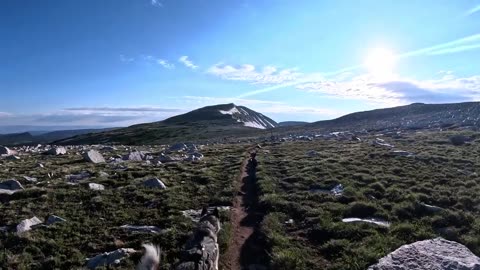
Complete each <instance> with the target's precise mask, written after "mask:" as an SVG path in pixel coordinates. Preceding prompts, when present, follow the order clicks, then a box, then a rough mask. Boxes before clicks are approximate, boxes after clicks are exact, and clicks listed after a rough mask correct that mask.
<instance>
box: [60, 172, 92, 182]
mask: <svg viewBox="0 0 480 270" xmlns="http://www.w3.org/2000/svg"><path fill="white" fill-rule="evenodd" d="M90 176H92V175H91V174H90V173H89V172H81V173H79V174H69V175H67V176H65V178H67V181H68V182H70V183H78V182H79V181H81V180H84V179H87V178H89V177H90Z"/></svg>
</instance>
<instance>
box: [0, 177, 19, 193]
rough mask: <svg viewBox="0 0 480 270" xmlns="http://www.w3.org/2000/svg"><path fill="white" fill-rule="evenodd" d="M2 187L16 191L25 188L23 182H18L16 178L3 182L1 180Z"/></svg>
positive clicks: (0, 185)
mask: <svg viewBox="0 0 480 270" xmlns="http://www.w3.org/2000/svg"><path fill="white" fill-rule="evenodd" d="M0 189H6V190H12V191H16V190H21V189H24V188H23V186H22V184H20V182H18V181H17V180H15V179H11V180H6V181H3V182H0Z"/></svg>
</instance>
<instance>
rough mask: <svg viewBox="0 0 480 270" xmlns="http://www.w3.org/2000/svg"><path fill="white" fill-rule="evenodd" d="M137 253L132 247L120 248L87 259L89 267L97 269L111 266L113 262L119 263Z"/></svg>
mask: <svg viewBox="0 0 480 270" xmlns="http://www.w3.org/2000/svg"><path fill="white" fill-rule="evenodd" d="M133 253H135V250H134V249H132V248H120V249H117V250H115V251H112V252H105V253H103V254H99V255H97V256H95V257H93V258H90V259H87V268H88V269H96V268H97V267H101V266H107V267H108V266H110V265H112V264H119V263H120V262H121V260H123V259H125V258H127V257H129V256H130V255H131V254H133Z"/></svg>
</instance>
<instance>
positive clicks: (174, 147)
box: [168, 143, 188, 152]
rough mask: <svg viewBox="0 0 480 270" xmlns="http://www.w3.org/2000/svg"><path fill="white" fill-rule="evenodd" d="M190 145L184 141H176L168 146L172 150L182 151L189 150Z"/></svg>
mask: <svg viewBox="0 0 480 270" xmlns="http://www.w3.org/2000/svg"><path fill="white" fill-rule="evenodd" d="M187 149H188V147H187V145H185V144H184V143H176V144H174V145H172V146H170V147H169V148H168V151H170V152H181V151H185V150H187Z"/></svg>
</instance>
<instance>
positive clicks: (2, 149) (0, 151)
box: [0, 146, 17, 156]
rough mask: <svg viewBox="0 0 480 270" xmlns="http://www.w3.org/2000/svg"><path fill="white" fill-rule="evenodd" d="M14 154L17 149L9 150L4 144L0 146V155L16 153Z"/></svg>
mask: <svg viewBox="0 0 480 270" xmlns="http://www.w3.org/2000/svg"><path fill="white" fill-rule="evenodd" d="M16 154H17V151H14V150H11V149H10V148H8V147H6V146H0V155H6V156H10V155H16Z"/></svg>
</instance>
